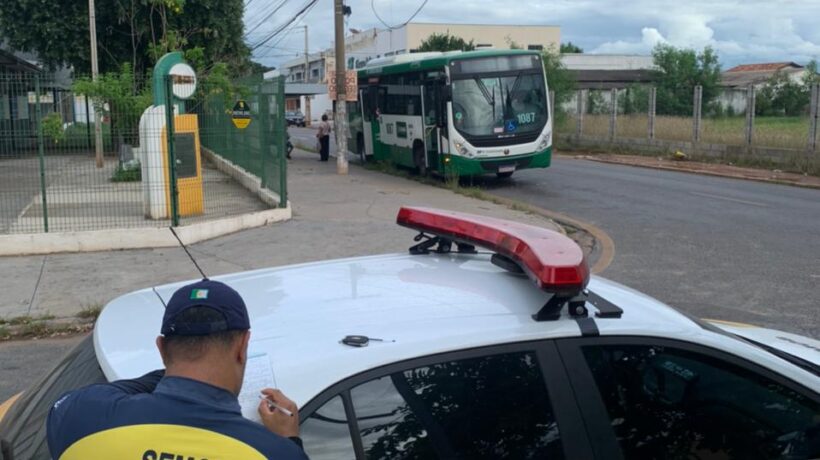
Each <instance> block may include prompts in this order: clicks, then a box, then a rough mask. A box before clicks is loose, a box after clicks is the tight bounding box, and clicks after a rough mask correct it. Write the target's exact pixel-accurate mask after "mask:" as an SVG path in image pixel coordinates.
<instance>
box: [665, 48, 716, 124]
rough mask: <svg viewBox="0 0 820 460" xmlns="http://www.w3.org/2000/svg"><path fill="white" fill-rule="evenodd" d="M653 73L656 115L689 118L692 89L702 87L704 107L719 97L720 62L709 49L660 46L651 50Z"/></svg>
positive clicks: (692, 96) (692, 100)
mask: <svg viewBox="0 0 820 460" xmlns="http://www.w3.org/2000/svg"><path fill="white" fill-rule="evenodd" d="M652 58H653V60H654V63H655V65H656V66H657V67H658V71H656V84H657V88H658V91H657V100H656V102H657V106H656V107H657V113H658V114H663V115H691V114H692V106H693V102H694V89H695V86H698V85H700V86H702V87H703V101H702V102H703V105H702V106H703V107H708V106H709V103H710V102H711V101H712V100H713V99H714V98H716V97H717V96H718V93H719V87H718V83H719V82H720V62H719V61H718V57H717V55H716V54H715V52H714V50H713V49H712V48H711V47H708V46H707V47H706V48H704V49H703V51H701V52H696V51H695V50H692V49H679V48H675V47H673V46H671V45H666V44H660V45H658V46H656V47H655V49H654V50H653V51H652Z"/></svg>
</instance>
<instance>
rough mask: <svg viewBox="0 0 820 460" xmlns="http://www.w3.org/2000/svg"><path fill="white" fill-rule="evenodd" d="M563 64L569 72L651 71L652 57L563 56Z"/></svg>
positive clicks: (572, 54) (621, 55)
mask: <svg viewBox="0 0 820 460" xmlns="http://www.w3.org/2000/svg"><path fill="white" fill-rule="evenodd" d="M561 63H562V64H564V67H566V68H567V69H569V70H647V69H649V70H651V69H654V68H655V63H654V62H653V59H652V56H642V55H638V54H583V53H580V54H576V53H569V54H562V55H561Z"/></svg>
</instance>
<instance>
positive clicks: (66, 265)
mask: <svg viewBox="0 0 820 460" xmlns="http://www.w3.org/2000/svg"><path fill="white" fill-rule="evenodd" d="M289 167H290V168H289V170H288V187H289V196H290V200H291V202H292V205H293V211H294V216H293V219H292V220H290V221H288V222H285V223H279V224H274V225H271V226H267V227H261V228H257V229H253V230H245V231H242V232H238V233H234V234H232V235H228V236H224V237H219V238H216V239H213V240H210V241H206V242H202V243H198V244H195V245H192V246H191V249H192V253H193V254H194V256H195V257H196V258H197V261H198V262H199V263H200V265H201V266H202V268H203V269H204V270H205V272H206V273H207V274H208V275H209V276H214V275H218V274H223V273H230V272H236V271H241V270H250V269H256V268H263V267H271V266H278V265H286V264H292V263H299V262H307V261H314V260H322V259H332V258H339V257H350V256H363V255H372V254H380V253H389V252H404V251H406V250H407V248H408V247H410V246H411V245H412V244H414V243H413V241H412V237H413V236H414V235H415V232H413V231H411V230H409V229H405V228H403V227H399V226H398V225H396V223H395V219H396V213H397V212H398V209H399V207H401V206H402V205H416V206H432V207H439V208H444V209H450V210H458V211H464V212H469V213H475V214H484V215H489V216H496V217H502V218H507V219H512V220H516V221H519V222H525V223H530V224H534V225H538V226H542V227H547V228H554V229H558V228H559V227H558V225H557V224H555V223H554V222H552V221H550V220H548V219H546V218H543V217H541V216H538V215H534V214H527V213H524V212H521V211H514V210H511V209H509V208H507V207H505V206H502V205H496V204H492V203H489V202H486V201H481V200H477V199H473V198H468V197H465V196H461V195H457V194H455V193H453V192H451V191H449V190H446V189H442V188H436V187H431V186H429V185H423V184H420V183H417V182H415V181H411V180H406V179H402V178H398V177H393V176H388V175H385V174H382V173H378V172H374V171H369V170H365V169H363V168H361V167H360V166H357V165H355V164H351V166H350V174H349V175H347V176H338V175H336V164H335V161H332V160H331V161H330V162H327V163H322V162H319V161H317V155H316V154H315V153H308V152H303V151H300V150H295V151H294V152H293V159H292V160H291V161H290V163H289ZM134 231H139V230H137V229H135V230H134ZM194 278H197V272H196V270H195V268H194V266H193V265H192V264H191V262H190V261H189V260H188V258H187V257H186V256H185V253H184V252H183V251H182V249H180V248H165V249H150V250H125V251H107V252H94V253H80V254H54V255H48V256H20V257H2V258H0V280H2V292H3V294H4V295H3V296H2V298H0V318H10V317H14V316H19V315H41V314H46V313H48V314H52V315H55V316H57V317H58V318H63V317H65V318H68V317H72V316H74V315H76V314H77V313H78V312H80V311H81V310H82V309H83V308H87V307H95V306H102V305H104V304H105V303H107V302H108V301H109V300H111V299H113V298H115V297H117V296H119V295H122V294H125V293H127V292H130V291H133V290H136V289H141V288H145V287H149V286H152V285H157V284H162V283H168V282H172V281H180V280H187V279H194Z"/></svg>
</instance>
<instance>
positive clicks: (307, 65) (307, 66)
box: [302, 24, 310, 126]
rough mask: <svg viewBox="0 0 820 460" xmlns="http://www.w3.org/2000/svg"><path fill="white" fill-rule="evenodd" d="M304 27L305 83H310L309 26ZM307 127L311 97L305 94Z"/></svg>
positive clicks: (308, 124)
mask: <svg viewBox="0 0 820 460" xmlns="http://www.w3.org/2000/svg"><path fill="white" fill-rule="evenodd" d="M302 27H304V28H305V83H308V82H309V77H308V75H310V57H309V56H310V54H308V26H307V24H305V25H303V26H302ZM305 126H310V95H309V94H305Z"/></svg>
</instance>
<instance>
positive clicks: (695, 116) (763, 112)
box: [556, 85, 820, 173]
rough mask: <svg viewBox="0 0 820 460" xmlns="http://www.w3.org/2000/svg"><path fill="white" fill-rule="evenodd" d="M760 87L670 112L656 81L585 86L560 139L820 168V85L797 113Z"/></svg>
mask: <svg viewBox="0 0 820 460" xmlns="http://www.w3.org/2000/svg"><path fill="white" fill-rule="evenodd" d="M757 93H758V91H757V90H755V89H754V88H745V89H728V88H727V89H723V90H721V91H720V92H719V93H718V94H717V95H712V96H711V97H710V99H709V100H708V101H706V102H705V103H704V97H703V91H702V89H701V88H700V87H696V88H695V90H694V92H693V94H692V95H691V112H689V113H687V114H685V115H675V114H669V113H668V112H666V111H665V110H664V108H663V107H659V105H658V93H657V90H656V89H655V88H653V87H651V86H638V85H634V86H629V87H624V88H610V89H583V90H578V91H576V92H575V94H573V97H572V98H571V99H570V100H569V101H568V102H566V103H564V104H562V106H561V107H559V110H560V111H561V114H560V116H559V117H557V120H558V121H559V122H557V123H556V132H557V134H558V135H559V140H561V141H563V142H567V143H570V144H578V145H580V146H589V147H606V146H618V147H619V150H621V151H623V150H630V149H632V150H634V151H635V152H636V153H639V152H643V151H647V152H658V151H659V150H687V151H689V152H694V153H699V154H703V155H704V156H711V157H721V158H727V157H731V158H734V159H740V160H743V159H744V155H745V158H748V159H749V161H750V162H760V161H764V162H768V163H772V164H783V165H784V166H787V167H793V168H797V169H799V170H802V171H806V172H812V173H818V172H820V160H818V158H817V157H818V148H817V144H818V118H819V117H820V109H819V108H818V107H820V87H819V86H818V85H815V86H813V88H812V90H811V98H810V100H809V102H808V103H807V104H805V107H803V108H801V109H800V110H798V111H796V113H790V114H788V115H787V114H786V113H780V112H778V111H777V110H772V109H771V108H769V107H768V106H765V105H762V104H764V103H761V102H760V100H759V99H758V97H757Z"/></svg>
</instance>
